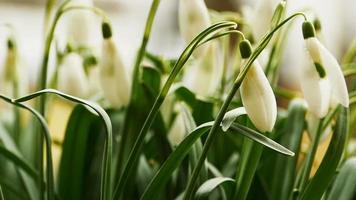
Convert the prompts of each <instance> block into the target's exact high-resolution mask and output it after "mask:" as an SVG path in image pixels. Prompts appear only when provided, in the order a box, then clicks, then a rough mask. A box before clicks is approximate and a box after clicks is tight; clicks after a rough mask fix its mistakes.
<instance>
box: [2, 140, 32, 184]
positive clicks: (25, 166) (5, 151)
mask: <svg viewBox="0 0 356 200" xmlns="http://www.w3.org/2000/svg"><path fill="white" fill-rule="evenodd" d="M0 155H2V156H4V157H5V158H7V159H8V160H9V161H11V162H12V163H14V164H15V165H16V166H18V167H19V168H21V169H22V170H24V171H25V172H26V173H27V174H28V175H30V176H31V177H32V178H33V179H34V180H36V179H37V178H38V172H36V170H34V169H33V168H32V167H31V166H30V165H29V164H27V162H26V161H25V160H23V159H22V158H20V157H19V156H17V155H16V154H14V153H12V152H11V151H9V150H8V149H6V148H5V147H4V146H2V145H0Z"/></svg>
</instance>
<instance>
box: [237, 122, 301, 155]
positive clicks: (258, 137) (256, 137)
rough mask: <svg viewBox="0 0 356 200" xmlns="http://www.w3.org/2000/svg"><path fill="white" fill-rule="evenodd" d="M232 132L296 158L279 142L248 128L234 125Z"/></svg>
mask: <svg viewBox="0 0 356 200" xmlns="http://www.w3.org/2000/svg"><path fill="white" fill-rule="evenodd" d="M231 130H233V131H234V132H236V133H239V134H242V135H244V136H246V137H248V138H250V139H251V140H253V141H255V142H257V143H259V144H262V145H263V146H266V147H268V148H270V149H272V150H274V151H276V152H278V153H281V154H284V155H287V156H294V153H293V152H292V151H290V150H289V149H287V148H285V147H284V146H282V145H280V144H278V143H277V142H275V141H273V140H272V139H269V138H268V137H266V136H264V135H263V134H261V133H259V132H257V131H255V130H253V129H250V128H248V127H246V126H243V125H240V124H238V123H234V124H233V125H232V126H231Z"/></svg>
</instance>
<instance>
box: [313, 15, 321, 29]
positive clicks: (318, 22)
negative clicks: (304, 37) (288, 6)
mask: <svg viewBox="0 0 356 200" xmlns="http://www.w3.org/2000/svg"><path fill="white" fill-rule="evenodd" d="M313 25H314V28H315V31H317V32H318V31H320V30H321V22H320V20H319V18H316V19H315V20H314V21H313Z"/></svg>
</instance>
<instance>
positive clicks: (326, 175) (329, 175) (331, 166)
mask: <svg viewBox="0 0 356 200" xmlns="http://www.w3.org/2000/svg"><path fill="white" fill-rule="evenodd" d="M339 109H340V110H341V111H340V114H339V116H338V119H337V121H336V126H335V129H334V133H333V136H332V138H331V142H330V144H329V147H328V149H327V151H326V153H325V156H324V158H323V160H322V162H321V164H320V166H319V169H318V170H317V172H316V174H315V175H314V177H313V178H312V179H311V181H310V182H309V184H308V185H307V187H306V189H305V190H304V191H302V194H301V199H302V200H314V199H321V197H322V196H323V194H324V192H325V191H326V189H327V187H328V186H329V185H330V183H331V181H332V179H333V178H334V176H335V173H336V168H337V167H338V165H339V163H340V160H341V158H342V153H343V150H344V145H345V141H346V135H347V132H348V121H349V113H348V109H347V108H344V107H341V106H340V107H339Z"/></svg>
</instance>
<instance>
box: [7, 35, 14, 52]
mask: <svg viewBox="0 0 356 200" xmlns="http://www.w3.org/2000/svg"><path fill="white" fill-rule="evenodd" d="M14 47H15V43H14V41H13V40H12V39H11V38H9V39H8V40H7V48H8V49H13V48H14Z"/></svg>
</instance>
